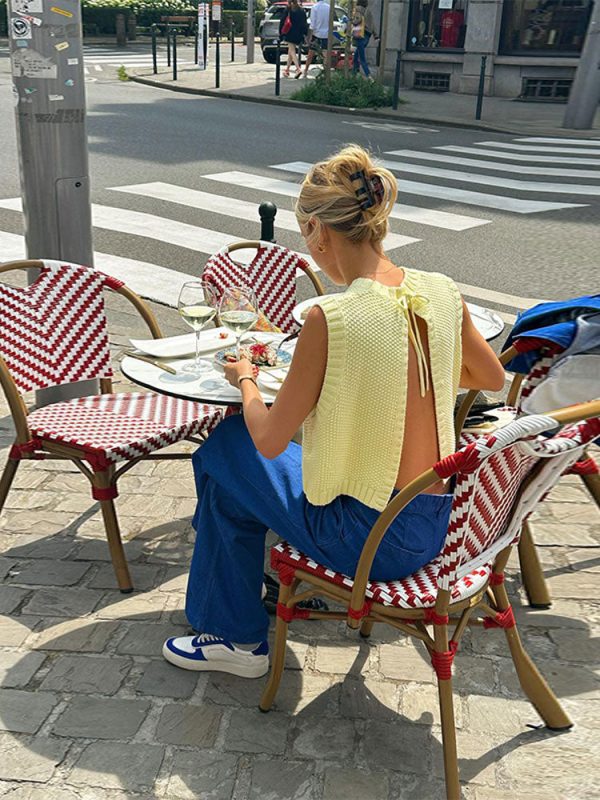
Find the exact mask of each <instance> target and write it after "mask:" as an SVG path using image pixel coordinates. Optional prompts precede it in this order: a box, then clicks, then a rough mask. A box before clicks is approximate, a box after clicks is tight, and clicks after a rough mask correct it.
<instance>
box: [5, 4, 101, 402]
mask: <svg viewBox="0 0 600 800" xmlns="http://www.w3.org/2000/svg"><path fill="white" fill-rule="evenodd" d="M9 9H10V10H9V12H8V28H9V44H10V54H11V69H12V79H13V97H14V103H15V120H16V127H17V143H18V151H19V167H20V177H21V194H22V197H23V216H24V222H25V244H26V248H27V257H28V258H30V259H42V258H44V259H56V260H59V261H71V262H73V263H76V264H86V265H89V266H93V246H92V216H91V206H90V181H89V174H88V172H89V171H88V152H87V132H86V107H85V83H84V73H83V54H82V41H81V3H80V2H79V0H56V4H55V5H53V4H52V3H51V2H46V0H11V2H10V5H9ZM96 386H97V384H96V382H95V381H84V382H79V383H76V384H70V385H68V386H61V387H57V388H52V389H44V390H42V391H40V392H38V393H37V403H38V405H47V404H48V403H53V402H57V401H58V400H65V399H68V398H70V397H77V396H81V395H83V394H90V393H93V392H94V391H95V390H96Z"/></svg>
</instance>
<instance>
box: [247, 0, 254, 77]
mask: <svg viewBox="0 0 600 800" xmlns="http://www.w3.org/2000/svg"><path fill="white" fill-rule="evenodd" d="M246 64H254V0H248V17H247V19H246Z"/></svg>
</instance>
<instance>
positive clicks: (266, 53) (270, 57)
mask: <svg viewBox="0 0 600 800" xmlns="http://www.w3.org/2000/svg"><path fill="white" fill-rule="evenodd" d="M262 54H263V58H264V60H265V61H266V62H267V64H274V63H275V61H276V60H277V57H276V55H275V50H263V51H262Z"/></svg>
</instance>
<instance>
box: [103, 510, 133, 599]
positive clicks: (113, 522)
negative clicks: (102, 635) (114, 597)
mask: <svg viewBox="0 0 600 800" xmlns="http://www.w3.org/2000/svg"><path fill="white" fill-rule="evenodd" d="M100 508H101V509H102V516H103V518H104V527H105V529H106V538H107V539H108V549H109V550H110V557H111V559H112V564H113V569H114V571H115V575H116V578H117V583H118V584H119V589H120V590H121V592H122V593H123V594H129V593H130V592H132V591H133V583H132V581H131V576H130V574H129V567H128V565H127V559H126V558H125V551H124V550H123V542H122V541H121V531H120V530H119V521H118V519H117V512H116V510H115V503H114V500H101V501H100Z"/></svg>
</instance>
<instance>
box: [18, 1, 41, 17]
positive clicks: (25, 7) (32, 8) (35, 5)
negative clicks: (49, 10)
mask: <svg viewBox="0 0 600 800" xmlns="http://www.w3.org/2000/svg"><path fill="white" fill-rule="evenodd" d="M10 7H11V10H12V12H13V13H14V14H41V13H42V11H43V10H44V8H43V6H42V0H12V2H11V4H10Z"/></svg>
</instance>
